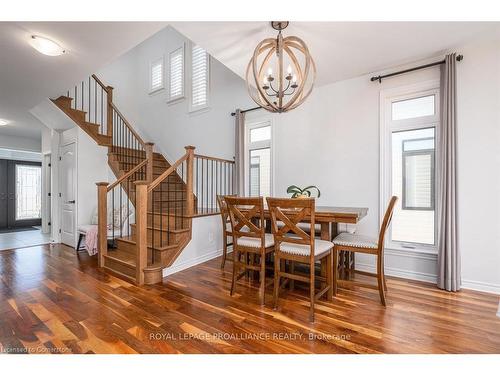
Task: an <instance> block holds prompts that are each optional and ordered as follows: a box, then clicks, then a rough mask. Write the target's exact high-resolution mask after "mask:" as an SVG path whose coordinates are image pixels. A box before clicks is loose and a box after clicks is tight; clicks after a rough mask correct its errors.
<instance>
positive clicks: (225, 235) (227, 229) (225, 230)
mask: <svg viewBox="0 0 500 375" xmlns="http://www.w3.org/2000/svg"><path fill="white" fill-rule="evenodd" d="M217 204H218V205H219V210H220V216H221V219H222V262H221V265H220V268H222V269H224V266H225V265H226V258H227V248H228V246H232V245H233V243H232V240H233V236H232V234H231V219H230V218H229V211H228V209H227V204H226V201H225V200H224V197H223V196H222V195H217ZM229 238H231V242H228V240H229ZM227 259H228V260H232V259H231V258H227Z"/></svg>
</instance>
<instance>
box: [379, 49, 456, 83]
mask: <svg viewBox="0 0 500 375" xmlns="http://www.w3.org/2000/svg"><path fill="white" fill-rule="evenodd" d="M463 59H464V56H463V55H458V56H457V61H462V60H463ZM444 63H445V60H441V61H436V62H434V63H430V64H425V65H420V66H416V67H415V68H411V69H405V70H400V71H399V72H394V73H389V74H385V75H383V76H376V77H372V78H370V81H372V82H374V81H378V82H379V83H382V80H383V79H384V78H388V77H393V76H397V75H399V74H404V73H409V72H413V71H415V70H420V69H425V68H430V67H431V66H436V65H441V64H444Z"/></svg>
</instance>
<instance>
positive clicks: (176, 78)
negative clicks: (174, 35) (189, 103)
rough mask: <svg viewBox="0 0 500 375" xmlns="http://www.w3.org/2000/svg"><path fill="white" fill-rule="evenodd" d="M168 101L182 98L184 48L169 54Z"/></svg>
mask: <svg viewBox="0 0 500 375" xmlns="http://www.w3.org/2000/svg"><path fill="white" fill-rule="evenodd" d="M168 61H169V68H168V72H169V74H168V101H173V100H177V99H180V98H183V97H184V46H182V47H179V48H177V49H176V50H175V51H172V52H170V54H169V59H168Z"/></svg>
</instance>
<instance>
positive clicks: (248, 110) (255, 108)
mask: <svg viewBox="0 0 500 375" xmlns="http://www.w3.org/2000/svg"><path fill="white" fill-rule="evenodd" d="M261 108H262V107H253V108H249V109H244V110H243V111H240V112H241V113H245V112H250V111H255V110H257V109H261ZM231 116H236V112H232V113H231Z"/></svg>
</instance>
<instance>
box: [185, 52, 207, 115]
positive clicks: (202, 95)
mask: <svg viewBox="0 0 500 375" xmlns="http://www.w3.org/2000/svg"><path fill="white" fill-rule="evenodd" d="M208 91H209V55H208V53H207V51H205V50H204V49H203V48H201V47H200V46H197V45H192V47H191V101H190V103H189V109H190V111H197V110H199V109H203V108H207V107H208Z"/></svg>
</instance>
